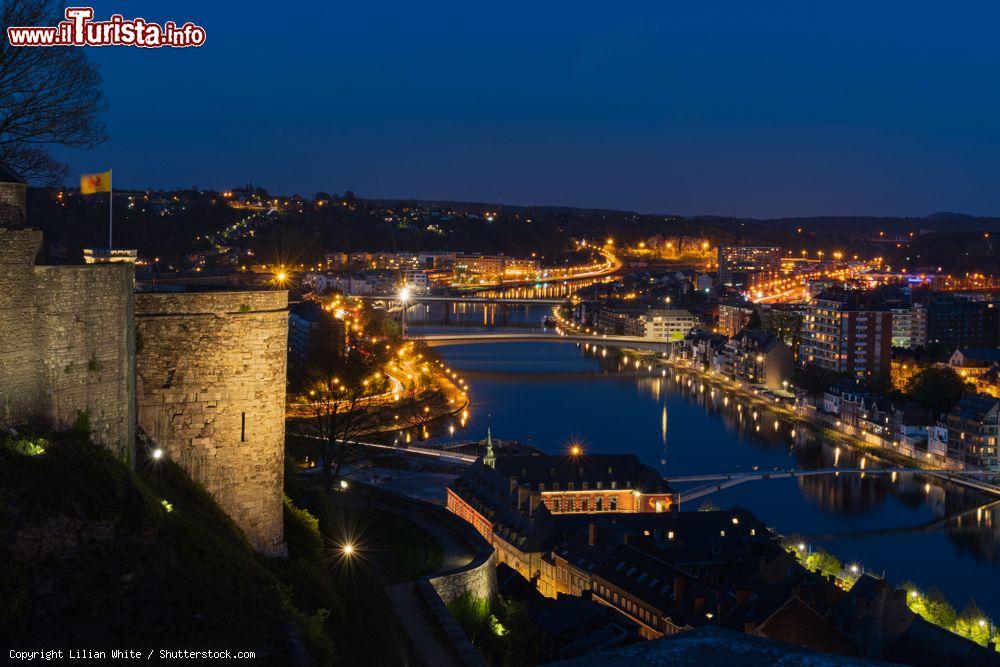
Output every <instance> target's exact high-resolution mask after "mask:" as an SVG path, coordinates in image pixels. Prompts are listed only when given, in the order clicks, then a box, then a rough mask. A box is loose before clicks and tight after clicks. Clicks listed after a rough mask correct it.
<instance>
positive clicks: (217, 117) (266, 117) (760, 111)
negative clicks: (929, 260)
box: [68, 0, 1000, 216]
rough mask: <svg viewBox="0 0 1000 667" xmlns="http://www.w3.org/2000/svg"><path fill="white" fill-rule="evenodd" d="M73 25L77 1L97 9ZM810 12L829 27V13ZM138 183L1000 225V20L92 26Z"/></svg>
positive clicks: (574, 19) (350, 10)
mask: <svg viewBox="0 0 1000 667" xmlns="http://www.w3.org/2000/svg"><path fill="white" fill-rule="evenodd" d="M81 4H82V3H81ZM819 5H823V6H822V7H820V6H819ZM95 9H96V10H97V16H98V18H106V17H107V16H108V15H109V14H110V13H112V12H113V11H120V12H121V13H123V14H124V15H126V17H132V16H135V15H141V16H144V17H145V18H147V19H150V20H157V21H163V20H167V19H173V20H176V21H177V22H178V23H181V22H183V21H186V20H192V21H194V22H195V23H199V24H201V25H203V26H205V28H206V29H207V33H208V40H207V43H206V45H205V46H203V47H202V48H200V49H188V50H184V51H180V50H176V51H174V50H169V49H163V50H159V51H144V50H140V49H128V48H105V49H92V50H91V54H92V56H93V58H94V59H95V60H96V61H97V62H98V63H99V64H100V65H101V69H102V72H103V75H104V77H105V89H106V94H107V97H108V100H109V102H110V104H111V109H110V111H109V112H108V114H107V124H108V129H109V132H110V134H111V140H110V141H109V142H108V143H106V144H105V145H103V146H101V147H100V148H98V149H97V150H94V151H89V152H87V153H73V154H70V155H69V156H68V159H69V160H70V162H71V165H72V167H73V169H74V173H75V172H76V171H88V170H95V169H101V168H104V167H105V166H107V165H111V166H113V167H114V168H115V181H116V184H119V185H122V186H130V187H131V186H136V187H142V186H159V187H171V186H191V185H198V186H200V187H214V188H222V187H226V186H231V185H234V184H239V183H243V182H246V181H247V180H250V179H252V180H253V181H254V182H255V183H258V184H260V185H262V186H264V187H266V188H268V189H270V190H272V191H276V192H284V193H288V194H291V193H293V192H298V193H301V194H304V195H311V194H313V193H315V192H316V191H317V190H321V189H322V190H328V191H330V192H341V191H343V190H345V189H352V190H354V191H355V192H356V193H357V194H358V195H359V196H372V197H381V196H386V197H420V198H426V199H430V198H442V199H443V198H447V199H457V200H477V201H488V202H495V201H498V200H502V201H503V202H504V203H523V204H568V205H578V206H603V207H612V208H622V209H629V210H638V211H643V212H677V213H685V214H693V213H718V214H734V215H751V216H783V215H800V214H801V215H808V214H907V215H925V214H929V213H932V212H935V211H939V210H956V211H963V212H968V213H976V214H998V213H1000V86H998V85H997V80H998V72H1000V68H998V65H1000V43H998V41H997V39H996V32H997V29H998V27H1000V5H998V4H997V3H995V2H990V1H984V2H962V3H940V2H921V1H913V0H911V1H910V2H878V3H875V2H870V1H868V2H847V1H843V0H838V1H837V2H832V1H831V2H823V3H820V2H803V1H802V0H797V1H790V2H745V1H742V0H741V1H735V2H723V1H716V2H674V1H670V0H661V1H659V2H629V1H627V0H626V1H625V2H618V3H608V2H600V3H596V2H586V1H577V2H555V1H554V2H539V1H537V0H536V1H534V2H519V1H516V0H508V1H506V2H493V3H484V2H475V1H469V0H463V1H461V2H458V1H455V2H451V1H449V2H433V1H432V2H413V1H412V0H408V1H405V2H403V1H384V2H377V1H365V2H352V3H343V2H335V1H334V2H309V1H307V0H298V1H295V2H283V3H274V2H267V3H265V2H257V1H249V2H243V3H234V2H206V1H205V0H199V1H197V2H195V1H194V0H171V2H169V3H164V2H156V3H153V2H136V1H134V0H133V1H132V2H101V1H98V2H96V3H95Z"/></svg>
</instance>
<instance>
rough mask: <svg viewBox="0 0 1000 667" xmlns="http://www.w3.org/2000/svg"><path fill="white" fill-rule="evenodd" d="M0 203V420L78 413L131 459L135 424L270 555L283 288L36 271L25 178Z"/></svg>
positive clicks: (278, 461)
mask: <svg viewBox="0 0 1000 667" xmlns="http://www.w3.org/2000/svg"><path fill="white" fill-rule="evenodd" d="M0 204H2V205H0V427H5V426H21V425H38V426H45V427H49V428H54V429H58V430H65V429H69V428H72V427H73V425H74V424H75V423H81V422H80V420H84V419H85V422H84V423H86V424H87V425H88V426H89V428H90V430H91V437H92V439H93V440H94V441H95V442H97V443H98V444H101V445H103V446H104V447H107V448H108V449H110V450H112V451H113V452H115V453H116V454H117V455H118V456H120V457H121V458H122V459H123V460H125V461H127V462H129V463H132V462H133V461H134V456H133V455H134V446H135V436H136V425H137V424H138V425H139V426H140V427H141V428H142V429H143V430H144V431H145V432H146V434H147V435H148V436H149V437H150V439H151V440H152V441H153V442H154V443H155V444H156V446H158V447H161V448H162V449H163V450H164V451H165V452H166V453H167V455H168V456H169V457H170V458H172V459H173V460H175V461H176V462H177V463H179V464H180V465H181V466H182V467H184V469H185V470H186V471H187V473H188V474H189V475H190V476H191V477H192V478H193V479H195V480H196V481H198V482H200V483H201V484H202V485H203V486H204V487H205V488H206V489H207V490H208V491H209V492H210V493H211V494H212V495H213V496H214V497H215V499H216V501H217V502H218V503H219V505H220V506H221V507H222V509H223V510H224V511H225V512H226V513H227V514H228V515H229V516H230V517H232V519H233V520H234V521H235V522H236V524H237V525H238V526H239V527H240V528H241V529H242V530H243V531H244V533H245V534H246V535H247V538H248V539H249V541H250V543H251V544H252V545H253V546H254V547H255V548H256V549H257V550H259V551H261V552H263V553H265V554H268V555H275V554H280V553H282V552H283V550H284V542H283V527H282V481H283V473H284V428H285V414H284V411H285V373H286V368H285V364H286V358H287V337H288V311H287V305H288V295H287V292H283V291H281V292H278V291H267V292H190V293H188V292H181V293H139V294H136V293H135V269H134V267H133V266H132V265H131V264H126V263H119V264H91V265H81V266H38V265H36V264H35V261H36V258H37V256H38V253H39V250H40V249H41V247H42V233H41V232H39V231H37V230H32V229H24V228H21V223H22V222H23V221H24V217H25V216H24V214H25V199H24V185H23V184H21V183H6V182H0Z"/></svg>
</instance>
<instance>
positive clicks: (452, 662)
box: [357, 498, 475, 667]
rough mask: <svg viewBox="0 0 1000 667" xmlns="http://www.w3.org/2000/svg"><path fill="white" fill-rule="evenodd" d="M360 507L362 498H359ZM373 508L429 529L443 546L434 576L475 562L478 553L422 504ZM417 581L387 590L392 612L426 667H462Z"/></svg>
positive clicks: (374, 504) (375, 505)
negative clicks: (435, 619) (428, 608)
mask: <svg viewBox="0 0 1000 667" xmlns="http://www.w3.org/2000/svg"><path fill="white" fill-rule="evenodd" d="M357 501H358V505H360V504H361V502H360V498H358V499H357ZM371 506H372V508H374V509H378V510H381V511H383V512H388V513H390V514H393V515H395V516H399V517H402V518H404V519H407V520H409V521H412V522H413V523H414V524H416V525H417V526H419V527H420V528H422V529H423V530H426V531H427V532H428V533H429V534H430V536H431V537H432V538H433V539H434V541H436V542H437V543H438V545H439V546H440V547H441V552H442V557H441V565H440V566H439V567H438V568H437V570H436V571H435V572H434V574H444V573H446V572H451V571H452V570H456V569H458V568H461V567H465V566H466V565H468V564H469V563H471V562H472V559H473V558H474V557H475V553H474V552H473V551H472V549H471V548H470V547H469V545H468V544H467V543H466V542H465V540H464V539H462V536H461V534H459V533H458V531H457V530H456V529H455V528H454V527H453V526H452V525H451V524H450V523H448V522H447V521H445V520H444V519H443V518H442V517H441V516H440V515H439V514H438V513H437V512H435V511H433V510H432V509H430V508H424V507H421V506H420V505H413V506H405V505H395V504H391V503H385V502H381V501H378V500H373V501H372V504H371ZM414 584H415V582H412V581H405V582H403V583H399V584H393V585H391V586H386V587H385V594H386V597H388V598H389V603H390V604H391V605H392V611H393V613H394V614H395V615H396V618H398V619H399V622H400V624H401V625H402V627H403V629H404V630H405V631H406V634H407V635H409V637H410V643H411V644H412V645H413V650H414V651H415V652H416V654H417V657H418V658H419V659H420V662H421V664H423V665H425V666H426V667H453V666H454V667H460V665H461V663H460V662H459V660H458V658H456V657H455V654H454V653H453V652H452V650H451V648H450V647H449V645H448V643H447V642H446V641H445V639H444V637H443V636H442V635H441V631H440V629H439V628H438V625H437V623H435V622H434V620H433V619H432V618H431V616H430V614H429V612H428V610H427V605H426V604H425V603H424V601H423V600H422V599H421V598H420V595H419V593H418V592H417V589H416V586H415V585H414Z"/></svg>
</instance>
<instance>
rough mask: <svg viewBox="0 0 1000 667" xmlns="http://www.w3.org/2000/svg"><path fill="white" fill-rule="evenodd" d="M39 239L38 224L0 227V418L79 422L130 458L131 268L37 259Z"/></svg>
mask: <svg viewBox="0 0 1000 667" xmlns="http://www.w3.org/2000/svg"><path fill="white" fill-rule="evenodd" d="M41 245H42V234H41V232H39V231H36V230H31V229H6V228H0V425H5V424H38V425H45V426H49V427H52V428H57V429H68V428H71V427H72V426H73V425H74V424H76V423H80V424H86V425H88V426H89V427H90V429H91V434H92V438H93V440H94V441H95V442H98V443H100V444H102V445H104V446H105V447H107V448H108V449H111V450H112V451H114V452H115V453H116V454H118V455H119V456H121V457H122V458H124V459H126V460H128V459H129V457H130V454H131V451H132V449H131V448H132V443H133V441H134V436H135V430H134V425H135V406H134V401H133V397H134V395H135V394H134V388H133V378H134V377H135V365H134V364H135V351H134V350H135V346H134V340H133V328H132V317H133V313H132V308H133V289H134V283H135V279H134V273H133V271H134V270H133V267H132V266H131V265H123V264H118V265H100V266H88V267H84V266H35V265H34V262H35V257H36V255H37V254H38V250H39V249H40V248H41Z"/></svg>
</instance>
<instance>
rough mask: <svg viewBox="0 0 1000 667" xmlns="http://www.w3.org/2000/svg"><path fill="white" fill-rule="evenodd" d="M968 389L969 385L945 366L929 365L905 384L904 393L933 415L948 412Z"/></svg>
mask: <svg viewBox="0 0 1000 667" xmlns="http://www.w3.org/2000/svg"><path fill="white" fill-rule="evenodd" d="M968 391H969V385H968V384H967V383H966V382H965V380H963V379H962V378H961V376H959V374H958V373H956V372H955V371H954V370H953V369H951V368H949V367H947V366H930V367H929V368H925V369H924V370H922V371H920V372H919V373H917V374H916V375H914V376H913V377H912V378H910V381H909V383H907V385H906V395H907V397H908V398H910V400H912V401H913V402H914V403H916V404H918V405H919V406H921V407H922V408H924V409H925V410H927V411H929V412H930V413H932V414H934V415H940V414H942V413H945V412H949V411H950V410H951V409H952V408H953V407H955V405H956V404H957V403H958V402H959V401H960V400H961V399H962V396H964V395H965V394H966V392H968Z"/></svg>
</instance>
